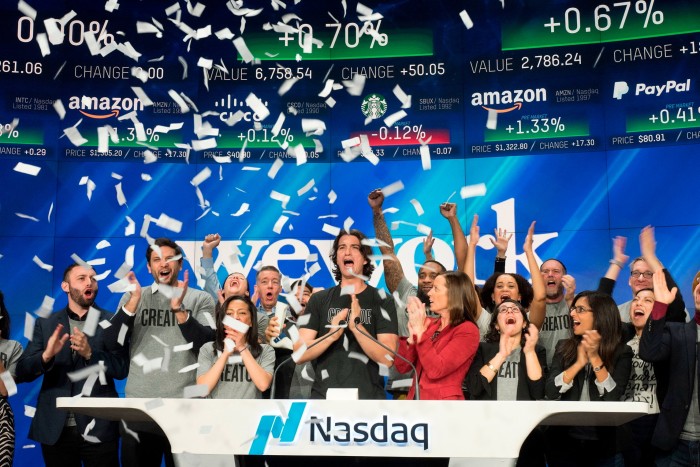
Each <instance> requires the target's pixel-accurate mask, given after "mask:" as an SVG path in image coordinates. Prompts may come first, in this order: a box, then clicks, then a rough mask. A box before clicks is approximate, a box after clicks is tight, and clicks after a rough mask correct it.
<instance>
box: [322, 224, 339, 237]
mask: <svg viewBox="0 0 700 467" xmlns="http://www.w3.org/2000/svg"><path fill="white" fill-rule="evenodd" d="M321 230H322V231H324V232H326V233H327V234H330V235H332V236H334V237H337V236H338V234H339V233H340V228H339V227H335V226H333V225H330V224H325V223H324V224H323V228H322V229H321Z"/></svg>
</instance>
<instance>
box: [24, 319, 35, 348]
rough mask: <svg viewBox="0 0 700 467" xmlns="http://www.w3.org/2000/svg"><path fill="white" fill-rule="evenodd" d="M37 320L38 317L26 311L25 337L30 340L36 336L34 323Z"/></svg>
mask: <svg viewBox="0 0 700 467" xmlns="http://www.w3.org/2000/svg"><path fill="white" fill-rule="evenodd" d="M35 322H36V318H34V317H33V316H32V315H30V314H29V313H25V316H24V337H25V338H26V339H27V340H28V341H30V340H32V337H34V323H35Z"/></svg>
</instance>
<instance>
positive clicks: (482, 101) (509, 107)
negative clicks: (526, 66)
mask: <svg viewBox="0 0 700 467" xmlns="http://www.w3.org/2000/svg"><path fill="white" fill-rule="evenodd" d="M546 101H547V90H546V89H545V88H537V89H514V90H505V91H487V92H475V93H473V94H472V105H473V106H475V107H482V108H483V109H484V110H488V111H494V112H496V113H507V112H513V111H514V110H520V109H521V108H522V107H523V103H524V102H546Z"/></svg>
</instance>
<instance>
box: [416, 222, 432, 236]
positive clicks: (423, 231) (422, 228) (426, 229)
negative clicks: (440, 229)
mask: <svg viewBox="0 0 700 467" xmlns="http://www.w3.org/2000/svg"><path fill="white" fill-rule="evenodd" d="M416 230H417V231H418V233H421V234H423V235H430V233H431V232H432V229H431V228H430V227H428V226H427V225H424V224H418V225H417V226H416Z"/></svg>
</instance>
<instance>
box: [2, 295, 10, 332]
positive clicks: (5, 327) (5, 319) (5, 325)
mask: <svg viewBox="0 0 700 467" xmlns="http://www.w3.org/2000/svg"><path fill="white" fill-rule="evenodd" d="M0 337H1V338H3V339H9V338H10V312H9V311H7V307H5V296H4V295H3V294H2V292H0Z"/></svg>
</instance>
